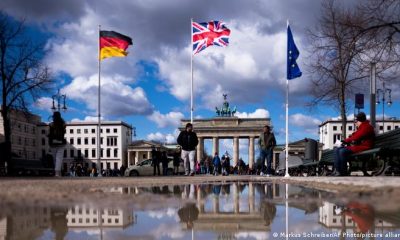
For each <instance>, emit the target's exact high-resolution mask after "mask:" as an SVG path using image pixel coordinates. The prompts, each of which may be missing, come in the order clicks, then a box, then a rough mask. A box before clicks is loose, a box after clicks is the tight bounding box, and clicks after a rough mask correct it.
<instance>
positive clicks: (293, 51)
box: [287, 25, 301, 80]
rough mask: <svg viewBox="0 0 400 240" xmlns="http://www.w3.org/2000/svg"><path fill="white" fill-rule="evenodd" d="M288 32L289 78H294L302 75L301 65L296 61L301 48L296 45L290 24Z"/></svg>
mask: <svg viewBox="0 0 400 240" xmlns="http://www.w3.org/2000/svg"><path fill="white" fill-rule="evenodd" d="M287 34H288V38H287V39H288V42H287V46H288V49H287V79H288V80H290V79H294V78H298V77H300V76H301V71H300V68H299V66H298V65H297V63H296V60H297V58H298V57H299V55H300V52H299V50H298V49H297V47H296V44H295V43H294V40H293V35H292V31H291V30H290V26H289V25H288V28H287Z"/></svg>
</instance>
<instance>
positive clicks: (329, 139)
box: [318, 118, 400, 149]
mask: <svg viewBox="0 0 400 240" xmlns="http://www.w3.org/2000/svg"><path fill="white" fill-rule="evenodd" d="M399 127H400V120H397V119H395V118H391V119H390V120H386V119H385V122H383V121H382V120H377V121H376V133H377V134H381V133H384V132H388V131H391V130H394V129H397V128H399ZM354 131H355V125H354V122H353V121H347V124H346V135H347V137H349V136H350V135H351V134H353V133H354ZM318 134H319V141H320V143H322V144H323V149H332V148H333V147H334V144H335V142H336V141H337V140H339V141H340V140H342V136H341V135H342V122H341V120H327V121H325V122H323V123H322V124H321V125H319V131H318Z"/></svg>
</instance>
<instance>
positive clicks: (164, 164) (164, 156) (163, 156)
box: [161, 152, 168, 176]
mask: <svg viewBox="0 0 400 240" xmlns="http://www.w3.org/2000/svg"><path fill="white" fill-rule="evenodd" d="M161 164H162V169H163V175H164V176H167V171H168V157H167V152H162V153H161Z"/></svg>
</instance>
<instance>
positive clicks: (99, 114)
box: [96, 25, 101, 177]
mask: <svg viewBox="0 0 400 240" xmlns="http://www.w3.org/2000/svg"><path fill="white" fill-rule="evenodd" d="M100 31H101V25H99V36H98V41H99V42H98V43H99V45H98V52H99V55H98V66H99V86H98V89H97V113H98V115H97V163H96V165H97V176H99V177H101V148H100V131H101V111H100V109H101V108H100V100H101V99H100V97H101V90H100V87H101V85H100V70H101V68H100V67H101V59H100V48H101V46H100Z"/></svg>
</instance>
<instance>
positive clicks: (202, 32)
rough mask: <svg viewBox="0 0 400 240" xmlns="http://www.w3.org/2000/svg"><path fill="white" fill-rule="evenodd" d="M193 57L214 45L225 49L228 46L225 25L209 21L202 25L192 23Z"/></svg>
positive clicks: (227, 33) (229, 32)
mask: <svg viewBox="0 0 400 240" xmlns="http://www.w3.org/2000/svg"><path fill="white" fill-rule="evenodd" d="M192 31H193V34H192V36H193V55H195V54H197V53H199V52H201V51H202V50H204V49H205V48H206V47H208V46H211V45H216V46H220V47H226V46H228V44H229V41H228V40H229V34H231V30H229V29H228V28H227V27H226V26H225V23H223V22H220V21H211V22H204V23H196V22H192Z"/></svg>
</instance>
